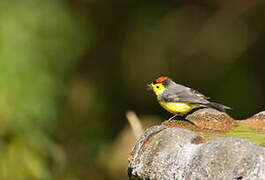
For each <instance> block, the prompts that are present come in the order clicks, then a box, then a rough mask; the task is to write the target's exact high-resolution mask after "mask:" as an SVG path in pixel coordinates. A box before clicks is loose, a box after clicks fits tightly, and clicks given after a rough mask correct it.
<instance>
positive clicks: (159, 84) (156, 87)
mask: <svg viewBox="0 0 265 180" xmlns="http://www.w3.org/2000/svg"><path fill="white" fill-rule="evenodd" d="M168 81H169V79H168V77H166V76H161V77H159V78H157V79H156V80H155V81H153V82H152V83H150V84H148V87H149V89H152V90H153V91H154V93H155V94H156V95H157V96H158V95H160V94H162V93H163V92H164V91H165V90H166V89H167V85H168Z"/></svg>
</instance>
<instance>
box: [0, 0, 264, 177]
mask: <svg viewBox="0 0 265 180" xmlns="http://www.w3.org/2000/svg"><path fill="white" fill-rule="evenodd" d="M1 4H2V5H1V6H0V34H1V37H0V137H1V138H0V179H7V180H9V179H10V180H13V179H16V180H20V179H22V180H24V179H27V180H31V179H45V180H46V179H66V180H75V179H126V165H127V155H128V153H129V150H130V148H132V146H133V144H134V143H135V138H134V137H133V135H132V134H131V131H130V129H129V128H128V122H127V120H126V117H125V113H126V112H127V111H128V110H133V111H134V112H136V114H138V115H139V116H140V119H141V120H142V121H143V122H145V121H148V120H146V119H149V120H150V119H153V120H154V119H159V120H160V121H161V120H164V119H166V118H168V117H170V114H169V113H167V112H166V111H165V110H163V109H162V108H161V107H160V106H159V105H158V103H157V102H156V100H155V97H154V96H153V95H152V93H151V92H148V91H146V84H147V83H149V82H151V81H153V80H154V79H156V78H157V77H159V76H161V75H166V76H169V77H171V78H172V79H174V80H175V81H176V82H178V83H181V84H184V85H186V86H189V87H192V88H194V89H196V90H199V91H200V92H202V93H204V94H205V95H207V96H210V97H212V100H213V101H216V102H219V103H222V104H225V105H227V106H230V107H232V108H233V109H232V110H231V111H229V112H228V113H229V114H230V115H231V116H232V117H234V118H235V119H245V118H247V117H249V116H252V115H253V114H255V113H257V112H259V111H262V110H263V109H264V107H265V101H264V100H265V95H264V94H265V93H264V92H265V83H264V82H265V73H264V67H265V51H264V47H265V3H264V1H263V0H251V1H249V0H223V1H219V0H201V1H199V0H188V1H180V0H175V1H173V0H160V1H158V0H153V1H134V0H128V1H122V0H114V1H105V0H99V1H96V0H45V1H43V0H24V1H18V0H8V1H7V0H6V1H3V2H2V3H1ZM159 120H157V121H152V120H151V121H152V122H153V123H155V122H156V124H157V123H158V121H159ZM147 124H148V123H147Z"/></svg>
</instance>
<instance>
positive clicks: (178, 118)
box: [167, 114, 183, 121]
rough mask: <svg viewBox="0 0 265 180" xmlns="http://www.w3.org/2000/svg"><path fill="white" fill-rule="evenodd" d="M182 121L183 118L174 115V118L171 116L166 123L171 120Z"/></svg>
mask: <svg viewBox="0 0 265 180" xmlns="http://www.w3.org/2000/svg"><path fill="white" fill-rule="evenodd" d="M173 119H175V120H183V117H182V116H180V115H179V114H175V115H174V116H172V117H171V118H169V119H168V120H167V121H171V120H173Z"/></svg>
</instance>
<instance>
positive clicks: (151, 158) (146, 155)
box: [128, 125, 265, 180]
mask: <svg viewBox="0 0 265 180" xmlns="http://www.w3.org/2000/svg"><path fill="white" fill-rule="evenodd" d="M128 174H129V177H130V179H137V178H140V179H158V180H166V179H225V180H226V179H260V180H262V179H263V180H264V179H265V148H264V147H261V146H259V145H258V144H255V143H252V142H249V141H247V140H244V139H239V138H218V139H215V140H212V141H209V142H205V143H202V141H201V138H200V137H199V136H198V135H197V134H196V133H194V132H192V131H189V130H187V129H181V128H168V127H166V126H163V125H161V126H154V127H152V128H150V129H148V130H147V131H146V132H145V134H144V135H143V136H142V137H141V138H140V139H139V140H138V142H137V144H136V146H135V148H134V150H133V152H132V155H131V157H130V158H129V168H128Z"/></svg>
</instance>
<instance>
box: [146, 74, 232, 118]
mask: <svg viewBox="0 0 265 180" xmlns="http://www.w3.org/2000/svg"><path fill="white" fill-rule="evenodd" d="M148 87H149V89H151V90H153V92H154V94H155V95H156V97H157V100H158V103H159V104H160V105H161V106H162V107H163V108H164V109H165V110H167V111H168V112H170V113H172V114H174V116H172V117H171V118H170V119H169V120H172V119H174V118H176V117H178V118H185V116H186V115H187V114H189V113H190V112H193V111H194V110H196V109H200V108H213V109H216V110H218V111H221V112H225V111H226V110H228V109H231V108H230V107H228V106H225V105H222V104H218V103H215V102H211V101H209V99H210V98H209V97H207V96H205V95H203V94H202V93H200V92H199V91H197V90H194V89H191V88H189V87H186V86H183V85H180V84H177V83H175V82H174V81H173V80H172V79H170V78H168V77H167V76H161V77H159V78H157V79H156V80H155V81H153V82H152V83H150V84H148Z"/></svg>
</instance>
